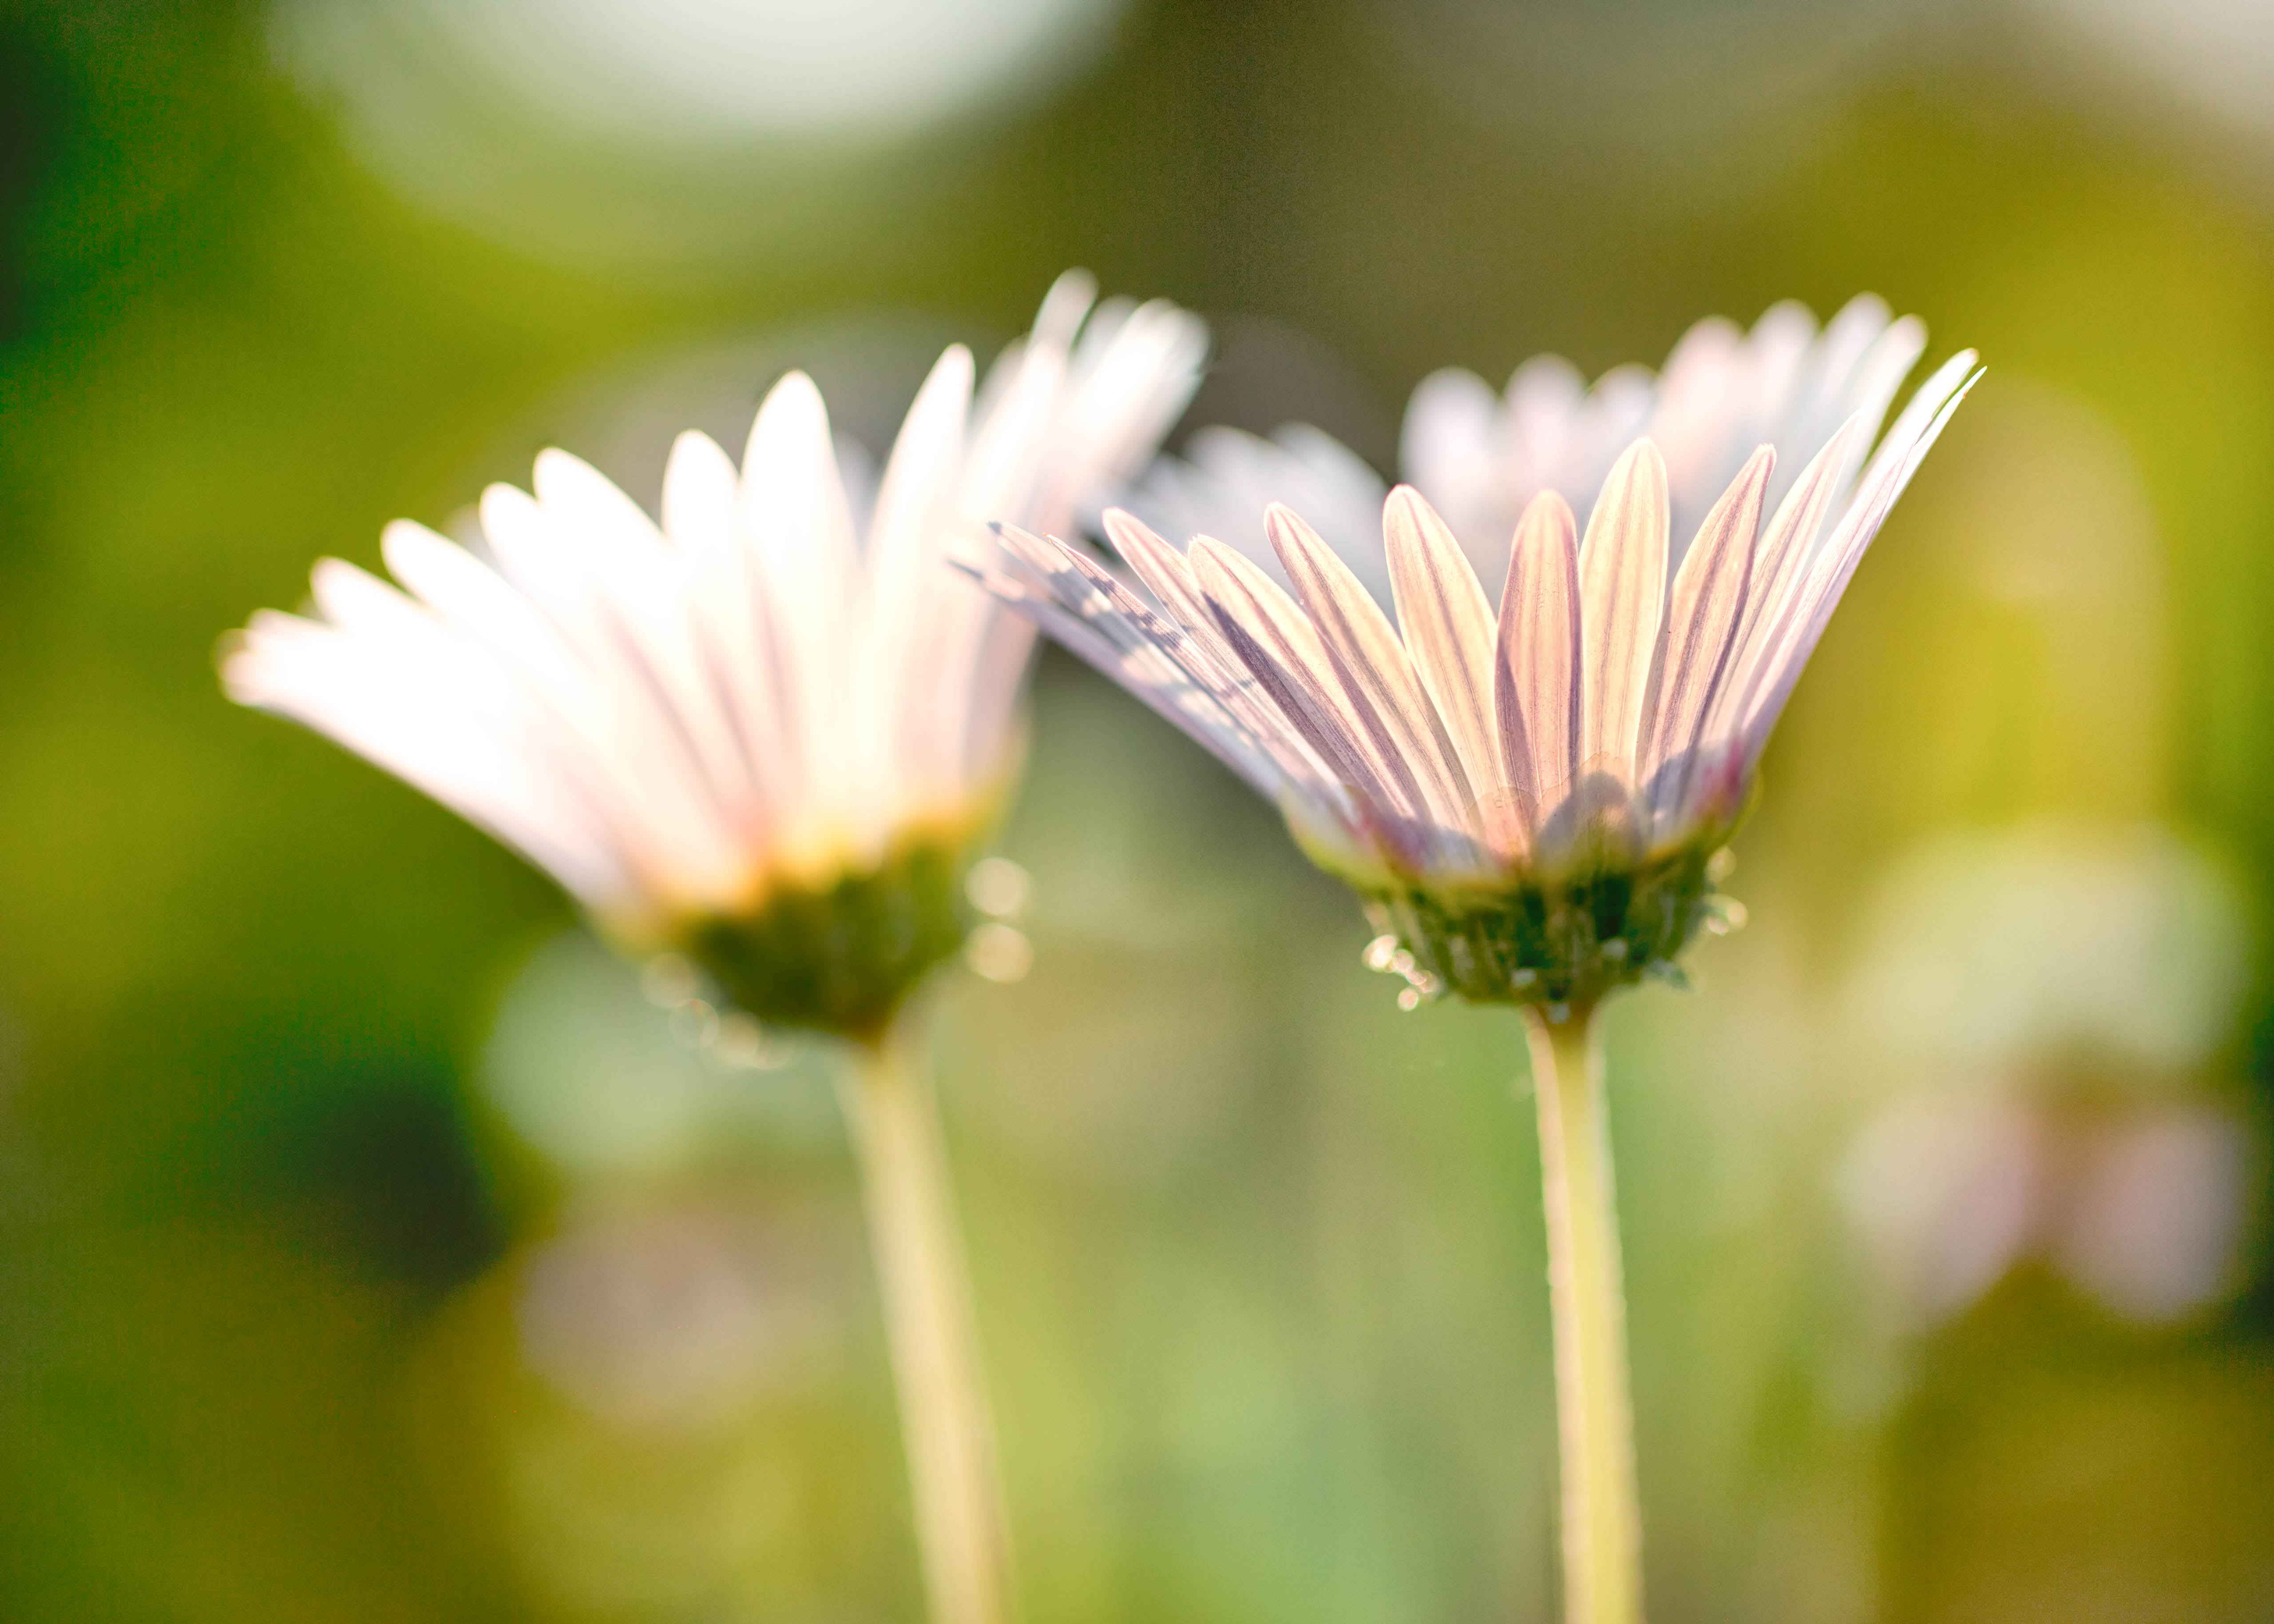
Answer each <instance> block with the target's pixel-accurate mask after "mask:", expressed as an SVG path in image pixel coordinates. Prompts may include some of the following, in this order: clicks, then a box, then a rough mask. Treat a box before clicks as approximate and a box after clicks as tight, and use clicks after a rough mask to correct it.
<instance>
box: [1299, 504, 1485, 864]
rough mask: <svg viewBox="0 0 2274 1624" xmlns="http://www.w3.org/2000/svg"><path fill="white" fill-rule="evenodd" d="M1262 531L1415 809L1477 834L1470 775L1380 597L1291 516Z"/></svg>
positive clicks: (1445, 826) (1362, 720)
mask: <svg viewBox="0 0 2274 1624" xmlns="http://www.w3.org/2000/svg"><path fill="white" fill-rule="evenodd" d="M1264 528H1265V529H1266V530H1268V531H1269V534H1270V537H1271V545H1272V546H1273V547H1274V548H1275V549H1276V551H1277V552H1278V554H1279V561H1280V562H1281V563H1282V564H1283V565H1284V566H1285V567H1286V570H1287V574H1288V575H1289V576H1290V577H1291V578H1292V579H1293V581H1294V583H1295V587H1296V590H1298V591H1299V592H1300V593H1301V594H1302V598H1303V605H1304V607H1305V608H1306V609H1308V610H1309V611H1310V616H1311V623H1312V624H1313V625H1314V626H1315V627H1316V628H1318V632H1319V636H1320V639H1321V642H1322V643H1324V644H1325V646H1326V650H1327V656H1328V658H1329V661H1330V662H1331V664H1332V666H1333V669H1334V673H1335V676H1336V679H1337V680H1338V681H1339V682H1340V683H1341V685H1342V689H1343V693H1344V696H1345V697H1346V698H1347V699H1348V701H1349V703H1350V706H1351V709H1352V711H1354V712H1355V713H1356V714H1357V716H1358V717H1359V721H1360V725H1361V726H1364V727H1365V728H1366V730H1367V733H1368V735H1369V736H1370V737H1371V738H1372V739H1373V740H1374V748H1375V749H1376V750H1377V752H1378V753H1379V754H1380V755H1381V756H1382V759H1383V760H1384V761H1385V762H1386V763H1389V764H1390V766H1391V770H1392V771H1396V772H1397V773H1398V774H1399V775H1400V777H1401V778H1402V779H1403V780H1404V783H1405V784H1406V785H1407V786H1411V788H1412V791H1413V792H1414V793H1416V794H1417V796H1418V801H1417V805H1416V809H1417V810H1418V811H1419V812H1421V813H1423V814H1424V815H1425V816H1427V818H1428V820H1429V821H1430V822H1431V823H1434V824H1435V825H1436V826H1437V827H1438V828H1440V829H1443V830H1449V831H1456V832H1459V833H1469V832H1472V831H1474V821H1473V818H1472V815H1471V808H1472V807H1473V806H1474V804H1475V800H1476V797H1475V795H1474V794H1473V793H1472V792H1471V790H1470V788H1469V785H1468V779H1467V775H1465V773H1463V772H1462V771H1461V767H1460V763H1459V761H1458V759H1457V757H1456V756H1455V754H1454V750H1453V745H1452V741H1451V740H1450V739H1449V738H1447V737H1446V735H1445V728H1444V724H1443V723H1442V721H1440V720H1439V719H1438V716H1437V712H1436V708H1435V707H1434V706H1433V705H1432V704H1431V703H1429V696H1428V695H1427V693H1426V692H1425V691H1424V690H1423V688H1422V687H1421V683H1420V680H1419V678H1418V677H1417V676H1416V675H1415V674H1414V671H1413V662H1412V659H1411V658H1409V657H1408V656H1407V654H1406V652H1405V645H1404V643H1400V642H1399V641H1398V639H1397V630H1396V629H1395V628H1393V627H1391V625H1390V624H1389V617H1388V616H1387V615H1385V614H1383V613H1382V608H1381V605H1378V604H1376V603H1375V602H1374V595H1373V594H1372V593H1370V592H1368V591H1367V590H1366V586H1365V583H1362V582H1360V581H1359V578H1358V577H1357V576H1356V575H1353V574H1352V572H1351V568H1350V566H1349V565H1347V564H1345V563H1344V562H1343V561H1342V560H1341V558H1340V557H1338V556H1337V554H1336V553H1335V550H1334V549H1333V548H1332V547H1329V545H1327V544H1326V542H1325V540H1324V539H1323V538H1321V536H1320V535H1319V533H1318V532H1317V531H1316V530H1313V529H1312V528H1311V527H1310V526H1309V525H1307V524H1306V523H1303V521H1302V520H1301V519H1300V518H1299V517H1298V516H1297V515H1295V514H1294V513H1293V512H1292V511H1291V509H1289V508H1284V507H1281V506H1279V505H1277V504H1274V505H1273V506H1272V507H1271V508H1269V509H1267V510H1266V511H1265V514H1264Z"/></svg>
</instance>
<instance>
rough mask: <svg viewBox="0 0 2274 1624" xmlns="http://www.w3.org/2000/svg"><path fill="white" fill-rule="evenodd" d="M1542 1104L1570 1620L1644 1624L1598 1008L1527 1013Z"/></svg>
mask: <svg viewBox="0 0 2274 1624" xmlns="http://www.w3.org/2000/svg"><path fill="white" fill-rule="evenodd" d="M1524 1024H1525V1035H1526V1036H1527V1037H1528V1038H1529V1039H1530V1040H1531V1044H1532V1093H1533V1094H1534V1095H1535V1096H1536V1097H1537V1099H1538V1101H1539V1104H1540V1167H1541V1171H1542V1175H1543V1178H1542V1183H1543V1185H1544V1187H1545V1193H1546V1197H1547V1295H1548V1301H1549V1303H1550V1304H1551V1306H1552V1308H1553V1310H1554V1313H1555V1416H1556V1433H1557V1440H1558V1442H1559V1443H1560V1445H1561V1453H1562V1487H1563V1616H1564V1618H1565V1619H1566V1620H1568V1624H1640V1620H1641V1619H1642V1506H1641V1502H1640V1499H1639V1497H1638V1494H1637V1493H1636V1490H1635V1457H1634V1404H1633V1401H1632V1399H1631V1398H1630V1397H1629V1395H1628V1380H1627V1340H1626V1338H1627V1329H1626V1319H1627V1313H1626V1287H1625V1285H1624V1283H1623V1280H1622V1277H1621V1274H1620V1269H1619V1221H1618V1203H1617V1199H1616V1196H1615V1192H1614V1190H1613V1187H1612V1179H1611V1142H1610V1135H1609V1132H1608V1124H1607V1123H1606V1121H1605V1118H1604V1111H1603V1067H1602V1051H1601V1047H1600V1044H1599V1042H1598V1041H1597V1040H1596V1035H1595V1020H1594V1011H1593V1010H1592V1009H1585V1008H1579V1009H1570V1010H1567V1011H1564V1019H1562V1020H1554V1019H1549V1018H1548V1017H1547V1015H1546V1014H1544V1013H1543V1012H1542V1011H1539V1010H1537V1009H1526V1010H1525V1012H1524Z"/></svg>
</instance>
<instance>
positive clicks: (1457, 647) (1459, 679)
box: [1382, 485, 1503, 798]
mask: <svg viewBox="0 0 2274 1624" xmlns="http://www.w3.org/2000/svg"><path fill="white" fill-rule="evenodd" d="M1382 539H1383V541H1384V543H1385V544H1386V545H1387V547H1388V549H1389V586H1390V592H1391V594H1392V596H1393V598H1394V599H1395V600H1396V603H1397V624H1398V626H1399V627H1400V628H1402V630H1403V631H1404V638H1405V647H1406V649H1407V650H1408V651H1409V652H1410V653H1411V654H1412V661H1413V669H1414V671H1415V672H1416V673H1418V674H1419V677H1420V679H1421V686H1422V687H1423V688H1426V689H1427V690H1428V695H1429V698H1430V701H1431V702H1432V703H1434V705H1435V707H1436V711H1437V715H1438V717H1439V718H1441V719H1442V721H1443V723H1444V726H1445V731H1446V732H1447V733H1449V734H1450V735H1451V737H1452V742H1453V748H1454V750H1455V751H1456V752H1457V756H1458V758H1459V761H1460V764H1461V767H1462V770H1463V771H1464V774H1465V777H1466V778H1467V781H1468V784H1469V786H1470V788H1471V792H1472V795H1473V796H1475V797H1478V798H1482V797H1484V796H1486V795H1487V794H1489V793H1490V792H1491V791H1492V790H1493V789H1494V788H1496V787H1497V786H1499V784H1500V783H1501V781H1502V776H1503V775H1502V767H1501V759H1500V737H1499V731H1500V730H1499V727H1498V726H1497V724H1496V723H1495V719H1494V716H1493V636H1494V627H1493V612H1492V605H1491V604H1490V603H1489V602H1487V600H1486V598H1485V593H1484V589H1483V588H1482V587H1480V586H1479V585H1478V584H1477V572H1476V571H1475V570H1473V569H1472V568H1470V567H1469V560H1468V558H1467V557H1466V555H1465V554H1464V553H1462V551H1461V544H1460V543H1459V542H1457V541H1456V540H1455V539H1454V538H1453V532H1452V531H1451V530H1449V529H1447V528H1446V525H1445V522H1444V520H1443V519H1442V518H1440V517H1439V516H1438V515H1437V511H1436V509H1435V508H1432V507H1430V506H1429V504H1428V502H1427V500H1424V499H1423V498H1422V495H1421V493H1420V492H1419V491H1416V490H1415V489H1414V488H1413V487H1412V486H1411V485H1400V486H1398V487H1397V490H1396V491H1394V492H1391V493H1390V496H1389V501H1388V503H1387V504H1385V505H1384V507H1383V508H1382Z"/></svg>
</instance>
